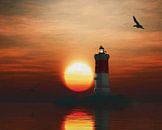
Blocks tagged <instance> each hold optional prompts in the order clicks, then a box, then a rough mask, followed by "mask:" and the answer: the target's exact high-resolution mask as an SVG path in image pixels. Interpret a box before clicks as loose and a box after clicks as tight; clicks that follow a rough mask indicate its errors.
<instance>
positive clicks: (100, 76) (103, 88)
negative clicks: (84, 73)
mask: <svg viewBox="0 0 162 130" xmlns="http://www.w3.org/2000/svg"><path fill="white" fill-rule="evenodd" d="M109 57H110V56H109V54H106V51H105V50H104V48H103V47H102V46H100V48H99V53H98V54H95V56H94V58H95V78H94V79H95V87H94V94H99V95H108V94H109V93H110V88H109V64H108V60H109Z"/></svg>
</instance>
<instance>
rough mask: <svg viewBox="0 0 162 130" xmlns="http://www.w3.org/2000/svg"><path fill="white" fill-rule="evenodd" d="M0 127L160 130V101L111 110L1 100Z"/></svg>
mask: <svg viewBox="0 0 162 130" xmlns="http://www.w3.org/2000/svg"><path fill="white" fill-rule="evenodd" d="M0 130H162V103H154V102H151V103H150V102H145V103H144V102H143V103H138V102H135V103H131V104H129V105H128V106H125V107H124V108H123V107H122V108H120V107H119V108H111V109H110V108H107V107H103V108H88V107H81V106H75V107H74V106H73V107H67V106H58V105H55V104H53V103H22V102H21V103H20V102H17V103H15V102H12V103H9V102H7V103H4V102H3V103H0Z"/></svg>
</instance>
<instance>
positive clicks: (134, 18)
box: [133, 16, 144, 29]
mask: <svg viewBox="0 0 162 130" xmlns="http://www.w3.org/2000/svg"><path fill="white" fill-rule="evenodd" d="M133 20H134V22H135V23H136V25H133V27H136V28H140V29H144V27H143V26H142V25H141V24H140V23H139V22H138V21H137V19H136V17H135V16H133Z"/></svg>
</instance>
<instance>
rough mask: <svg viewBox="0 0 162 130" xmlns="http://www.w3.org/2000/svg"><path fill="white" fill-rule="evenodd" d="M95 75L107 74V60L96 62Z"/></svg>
mask: <svg viewBox="0 0 162 130" xmlns="http://www.w3.org/2000/svg"><path fill="white" fill-rule="evenodd" d="M95 64H96V65H95V73H109V66H108V59H107V60H96V63H95Z"/></svg>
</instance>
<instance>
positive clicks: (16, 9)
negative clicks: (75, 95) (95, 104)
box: [0, 0, 162, 95]
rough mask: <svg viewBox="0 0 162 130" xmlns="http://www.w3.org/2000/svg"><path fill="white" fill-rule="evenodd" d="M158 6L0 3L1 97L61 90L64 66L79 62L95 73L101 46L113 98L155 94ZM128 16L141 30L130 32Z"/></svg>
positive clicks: (136, 2) (137, 1) (159, 60)
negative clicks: (106, 57) (115, 95)
mask: <svg viewBox="0 0 162 130" xmlns="http://www.w3.org/2000/svg"><path fill="white" fill-rule="evenodd" d="M161 5H162V2H161V1H160V0H149V1H148V0H123V1H117V0H84V1H83V0H46V1H43V0H37V1H34V0H28V1H26V0H18V1H12V0H8V1H6V0H1V1H0V90H1V92H2V94H1V95H7V93H10V94H13V93H16V94H18V93H21V92H22V91H23V92H24V93H25V91H28V90H30V89H32V88H38V89H39V90H40V89H43V90H44V89H45V90H46V91H47V93H48V92H50V93H55V92H57V91H64V90H63V88H61V87H62V80H61V78H62V74H63V70H64V68H65V67H66V66H67V64H68V63H69V62H71V61H73V60H83V61H86V62H88V63H89V64H90V65H91V67H92V68H94V59H93V55H94V53H96V52H97V49H98V47H99V46H100V45H103V46H104V47H105V49H106V50H107V52H108V53H109V54H110V56H111V58H110V77H111V89H112V91H113V92H114V93H116V92H117V93H118V92H120V93H130V92H131V94H132V95H133V94H135V95H158V94H159V95H160V94H161V92H162V88H161V86H162V80H161V79H162V26H161V25H162V17H161V14H162V7H161ZM133 15H135V16H136V17H137V18H138V19H139V21H140V22H141V23H142V24H143V25H144V27H145V30H139V29H135V28H133V27H132V26H133V24H134V23H133V20H132V16H133ZM40 86H41V87H40ZM55 86H58V87H55ZM15 87H16V89H15ZM28 87H29V88H28Z"/></svg>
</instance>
